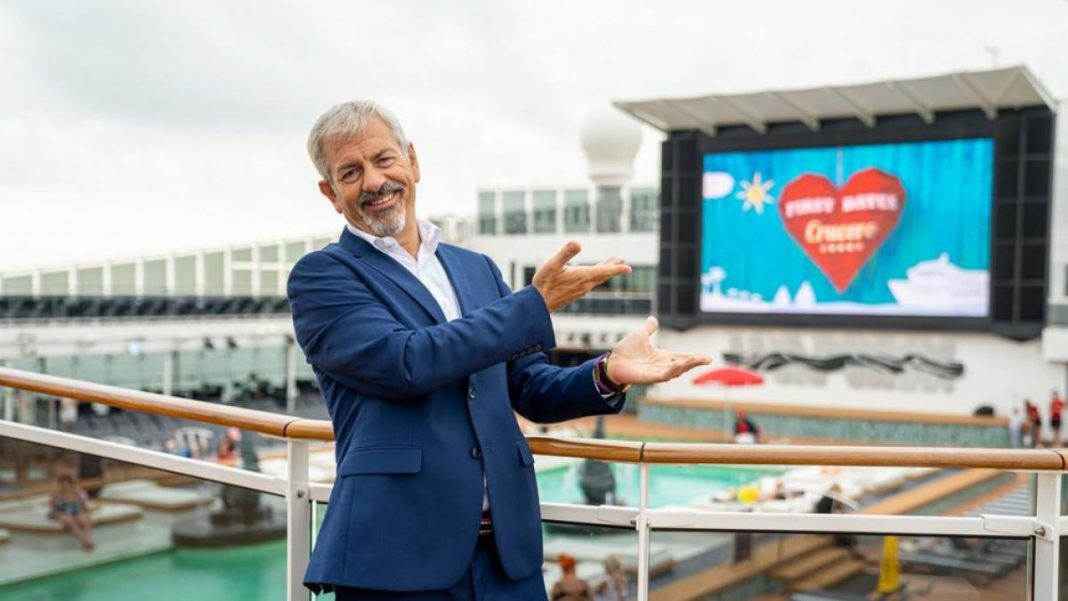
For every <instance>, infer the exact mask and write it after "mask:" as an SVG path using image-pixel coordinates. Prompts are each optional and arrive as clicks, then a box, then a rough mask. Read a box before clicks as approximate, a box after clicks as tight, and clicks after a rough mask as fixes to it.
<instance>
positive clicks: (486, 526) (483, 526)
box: [478, 511, 493, 536]
mask: <svg viewBox="0 0 1068 601" xmlns="http://www.w3.org/2000/svg"><path fill="white" fill-rule="evenodd" d="M478 535H479V536H492V535H493V518H492V517H490V514H489V512H488V511H487V512H485V513H483V514H482V519H481V520H479V522H478Z"/></svg>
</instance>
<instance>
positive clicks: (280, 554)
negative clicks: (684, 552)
mask: <svg viewBox="0 0 1068 601" xmlns="http://www.w3.org/2000/svg"><path fill="white" fill-rule="evenodd" d="M580 465H581V462H575V463H571V464H566V465H561V466H558V467H552V468H548V469H544V470H539V471H538V490H539V493H540V495H541V500H542V501H545V502H553V503H578V502H581V497H582V493H581V491H580V490H579V487H578V478H579V473H578V470H579V466H580ZM611 467H612V470H613V473H614V474H615V477H616V490H617V494H618V496H619V498H620V502H622V503H626V504H636V503H637V500H638V466H636V465H632V464H622V463H618V464H611ZM650 471H651V476H652V477H651V478H650V484H651V486H650V491H649V493H650V503H651V505H652V506H653V507H662V506H664V505H673V504H686V503H687V502H689V501H690V500H692V499H694V498H696V497H699V496H702V495H707V494H710V493H712V492H716V491H719V490H723V489H726V488H729V487H732V486H739V485H742V484H745V483H747V482H752V481H753V480H755V479H757V478H759V477H761V476H765V475H772V474H775V473H779V471H778V470H774V469H762V468H756V469H754V468H752V467H734V466H703V465H697V466H666V465H657V466H652V467H650ZM13 551H14V549H8V550H7V552H8V553H10V552H13ZM285 552H286V547H285V541H278V542H273V543H267V544H262V545H252V546H245V547H231V548H227V549H175V550H172V551H166V552H162V553H156V554H153V555H148V556H144V557H139V558H135V559H129V560H124V561H119V562H115V563H110V564H105V565H100V566H96V567H93V568H88V569H84V570H77V571H74V572H68V573H65V574H59V575H56V576H50V577H46V578H40V579H37V580H33V581H30V582H26V583H23V584H15V585H10V586H7V587H0V598H4V599H8V598H11V599H21V600H25V601H115V600H116V599H153V600H154V601H157V600H158V601H189V600H190V599H193V600H195V601H208V600H214V599H278V600H281V599H284V598H285V570H286V557H285ZM319 599H322V600H324V601H326V600H332V599H333V595H323V596H321V597H319Z"/></svg>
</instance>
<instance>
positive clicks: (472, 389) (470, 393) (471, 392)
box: [467, 386, 475, 401]
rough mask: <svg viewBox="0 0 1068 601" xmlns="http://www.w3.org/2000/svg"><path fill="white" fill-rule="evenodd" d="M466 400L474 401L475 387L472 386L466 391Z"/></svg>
mask: <svg viewBox="0 0 1068 601" xmlns="http://www.w3.org/2000/svg"><path fill="white" fill-rule="evenodd" d="M467 398H468V399H470V400H472V401H473V400H475V387H474V386H471V387H470V388H468V389H467Z"/></svg>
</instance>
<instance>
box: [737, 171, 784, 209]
mask: <svg viewBox="0 0 1068 601" xmlns="http://www.w3.org/2000/svg"><path fill="white" fill-rule="evenodd" d="M741 184H742V191H741V192H739V193H738V195H737V196H738V198H741V199H742V200H744V201H745V203H743V204H742V210H743V211H748V210H749V208H750V207H752V208H753V209H754V210H756V212H757V214H758V215H762V214H763V213H764V204H765V203H767V204H769V205H770V204H775V199H774V198H772V197H771V195H769V194H768V190H771V187H772V186H774V185H775V180H771V179H769V180H768V181H766V182H765V181H761V178H760V172H759V171H757V172H756V173H754V174H753V181H752V182H741Z"/></svg>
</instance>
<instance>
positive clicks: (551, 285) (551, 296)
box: [531, 242, 631, 312]
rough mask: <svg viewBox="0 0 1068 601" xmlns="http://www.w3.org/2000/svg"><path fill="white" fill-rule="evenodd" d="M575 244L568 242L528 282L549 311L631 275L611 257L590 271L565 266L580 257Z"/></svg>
mask: <svg viewBox="0 0 1068 601" xmlns="http://www.w3.org/2000/svg"><path fill="white" fill-rule="evenodd" d="M581 250H582V247H581V246H579V243H578V242H568V243H567V244H565V245H564V247H563V248H561V249H560V252H558V253H556V254H555V255H554V256H553V257H552V258H551V259H549V260H548V261H546V262H545V264H544V265H542V266H541V267H540V268H539V269H538V271H537V272H536V273H535V274H534V280H533V281H532V282H531V283H532V284H533V285H534V288H536V289H537V290H538V292H540V293H541V296H542V298H543V299H545V305H546V306H547V307H549V311H550V312H552V311H557V310H559V309H562V308H564V307H566V306H568V305H570V304H571V303H572V302H573V301H575V300H577V299H579V298H582V297H583V296H586V293H587V292H589V291H590V290H593V289H594V287H596V286H597V285H598V284H600V283H601V282H604V281H605V280H608V279H610V278H614V277H616V276H617V275H625V274H628V273H630V271H631V269H630V265H627V264H626V263H624V262H623V259H620V258H618V257H613V258H611V259H608V260H607V261H604V262H602V263H600V264H598V265H593V266H590V267H570V266H568V264H567V262H568V261H570V260H571V259H573V258H574V257H575V255H577V254H579V251H581Z"/></svg>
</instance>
